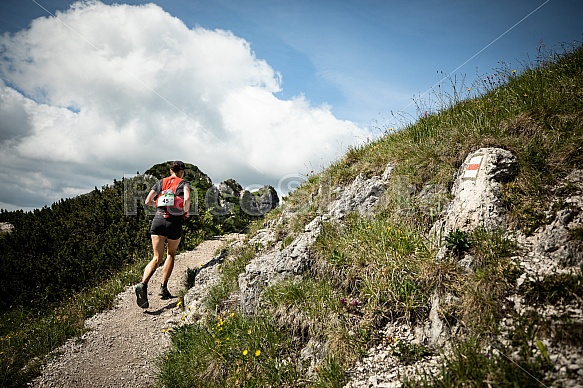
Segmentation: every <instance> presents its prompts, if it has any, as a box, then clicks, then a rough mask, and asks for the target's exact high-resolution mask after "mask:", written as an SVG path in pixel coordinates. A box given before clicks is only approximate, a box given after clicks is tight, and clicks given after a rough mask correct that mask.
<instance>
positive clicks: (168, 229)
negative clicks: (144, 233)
mask: <svg viewBox="0 0 583 388" xmlns="http://www.w3.org/2000/svg"><path fill="white" fill-rule="evenodd" d="M150 234H155V235H157V236H166V237H167V238H168V239H169V240H178V239H179V238H180V237H182V216H173V215H170V216H169V217H168V218H164V216H163V215H159V214H156V215H155V216H154V219H153V220H152V226H150Z"/></svg>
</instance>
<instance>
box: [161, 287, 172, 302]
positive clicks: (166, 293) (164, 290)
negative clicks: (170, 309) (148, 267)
mask: <svg viewBox="0 0 583 388" xmlns="http://www.w3.org/2000/svg"><path fill="white" fill-rule="evenodd" d="M158 295H160V299H170V298H172V294H171V293H170V291H168V287H165V286H160V292H159V293H158Z"/></svg>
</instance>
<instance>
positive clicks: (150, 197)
mask: <svg viewBox="0 0 583 388" xmlns="http://www.w3.org/2000/svg"><path fill="white" fill-rule="evenodd" d="M156 194H157V193H156V191H154V190H150V193H149V194H148V196H147V197H146V200H145V201H144V203H145V204H146V206H156V202H155V201H154V198H156Z"/></svg>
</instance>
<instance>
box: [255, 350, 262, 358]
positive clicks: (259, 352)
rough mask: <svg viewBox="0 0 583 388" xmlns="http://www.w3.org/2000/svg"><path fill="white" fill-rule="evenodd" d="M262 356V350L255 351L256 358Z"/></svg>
mask: <svg viewBox="0 0 583 388" xmlns="http://www.w3.org/2000/svg"><path fill="white" fill-rule="evenodd" d="M260 354H261V350H259V349H257V350H256V351H255V357H259V355H260Z"/></svg>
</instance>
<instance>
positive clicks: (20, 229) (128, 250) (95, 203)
mask: <svg viewBox="0 0 583 388" xmlns="http://www.w3.org/2000/svg"><path fill="white" fill-rule="evenodd" d="M186 166H187V170H186V175H185V179H187V180H189V181H190V182H191V185H192V187H193V194H194V198H193V206H195V212H192V213H193V215H192V216H191V217H190V218H189V219H188V220H186V221H185V223H184V228H183V239H182V243H181V247H180V249H181V250H188V249H192V248H194V247H195V246H196V245H198V244H199V243H200V242H201V241H203V240H204V239H205V238H206V237H209V236H212V235H220V234H223V233H229V232H234V231H237V232H242V231H244V229H245V228H246V226H247V225H248V224H249V222H250V221H251V220H253V219H257V218H258V217H261V216H262V215H264V214H265V212H266V211H264V212H263V214H261V213H258V212H249V211H243V210H242V209H241V203H242V202H243V201H242V200H239V198H237V197H241V198H243V197H245V196H244V195H241V192H242V191H241V190H240V189H241V186H240V185H238V184H237V183H236V182H235V181H233V180H229V181H228V182H226V183H227V186H228V187H231V186H233V187H234V188H235V189H238V190H239V191H237V190H234V191H233V190H231V191H230V192H229V193H221V192H218V190H217V189H216V188H215V187H214V186H213V185H212V182H211V180H210V179H209V178H208V176H206V175H205V174H204V173H202V172H201V171H200V170H199V169H198V168H197V167H196V166H193V165H191V164H187V165H186ZM168 170H169V162H167V163H162V164H159V165H156V166H154V167H152V168H151V169H149V170H148V171H146V174H144V175H138V176H136V177H133V178H124V179H123V180H122V181H114V182H113V184H112V185H108V186H104V187H103V188H102V189H101V190H99V189H98V188H97V187H96V188H95V189H94V190H93V191H91V192H90V193H87V194H84V195H80V196H78V197H75V198H70V199H63V200H60V201H58V202H56V203H54V204H53V205H52V206H50V207H44V208H42V209H37V210H34V211H32V212H24V211H10V212H9V211H5V210H1V211H0V222H9V223H10V224H12V225H13V227H14V228H13V229H12V230H11V231H10V232H9V233H4V234H2V235H0V252H2V259H1V260H0V295H1V296H2V297H1V298H0V313H1V312H5V311H7V310H8V309H10V308H12V307H16V306H27V307H33V308H34V307H38V308H42V307H46V306H50V305H52V304H53V303H55V302H58V301H60V300H62V299H64V298H66V297H68V296H70V295H71V294H72V293H74V292H78V291H80V290H83V289H85V288H87V287H91V286H93V285H95V284H97V283H98V282H100V281H102V280H104V279H106V278H108V277H109V276H110V275H111V274H112V273H114V272H115V271H118V270H120V269H121V268H122V267H123V266H124V265H126V264H129V263H132V262H134V261H136V260H139V259H143V258H145V257H149V256H150V255H151V242H150V237H149V227H150V223H151V220H152V215H151V214H152V209H147V208H145V207H144V206H143V199H144V198H145V196H146V195H147V192H148V191H149V190H150V187H151V185H150V184H151V182H155V181H156V180H157V179H160V178H162V177H163V176H167V175H168ZM223 186H224V185H223ZM267 191H268V193H269V196H270V197H271V198H272V197H273V196H275V200H274V201H273V204H274V206H275V205H277V202H278V200H277V194H276V193H275V190H273V189H272V188H270V189H269V190H267ZM245 194H247V197H248V196H249V193H245ZM261 194H265V190H264V191H262V192H261V193H254V194H253V195H252V196H251V197H252V202H254V204H251V205H249V204H248V205H244V207H245V206H251V208H252V209H257V208H258V206H259V208H260V209H265V207H261V206H260V205H257V202H258V201H256V200H253V198H255V195H261ZM260 201H261V200H260V199H259V202H260ZM191 209H192V207H191ZM270 209H271V208H269V209H267V210H270Z"/></svg>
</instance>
